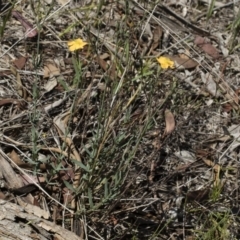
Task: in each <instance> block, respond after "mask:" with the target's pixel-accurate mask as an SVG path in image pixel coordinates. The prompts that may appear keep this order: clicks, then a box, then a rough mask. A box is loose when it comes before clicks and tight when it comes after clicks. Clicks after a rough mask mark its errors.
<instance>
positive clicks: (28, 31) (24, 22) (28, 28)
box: [12, 11, 38, 38]
mask: <svg viewBox="0 0 240 240" xmlns="http://www.w3.org/2000/svg"><path fill="white" fill-rule="evenodd" d="M12 16H13V17H14V18H15V19H17V20H18V21H19V22H20V23H21V24H22V26H23V27H24V28H25V30H26V37H28V38H33V37H36V36H37V34H38V32H37V30H36V29H34V27H33V25H32V24H31V23H30V22H29V21H28V20H26V19H25V18H24V17H23V16H22V15H21V13H20V12H18V11H12Z"/></svg>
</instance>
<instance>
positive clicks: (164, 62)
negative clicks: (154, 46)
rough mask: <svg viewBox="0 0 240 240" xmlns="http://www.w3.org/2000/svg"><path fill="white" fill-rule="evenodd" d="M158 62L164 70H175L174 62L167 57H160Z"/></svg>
mask: <svg viewBox="0 0 240 240" xmlns="http://www.w3.org/2000/svg"><path fill="white" fill-rule="evenodd" d="M157 61H158V62H159V64H160V65H161V68H162V69H168V68H174V62H173V61H171V60H170V59H169V58H167V57H159V58H157Z"/></svg>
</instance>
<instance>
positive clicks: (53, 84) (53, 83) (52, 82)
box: [44, 77, 58, 92]
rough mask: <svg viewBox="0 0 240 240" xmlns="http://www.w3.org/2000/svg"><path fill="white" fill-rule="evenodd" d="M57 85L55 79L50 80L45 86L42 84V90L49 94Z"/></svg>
mask: <svg viewBox="0 0 240 240" xmlns="http://www.w3.org/2000/svg"><path fill="white" fill-rule="evenodd" d="M57 84H58V82H57V79H56V78H55V77H54V78H51V79H50V80H49V81H48V82H47V83H46V84H44V89H45V90H46V92H50V91H52V90H53V89H54V88H55V87H56V86H57Z"/></svg>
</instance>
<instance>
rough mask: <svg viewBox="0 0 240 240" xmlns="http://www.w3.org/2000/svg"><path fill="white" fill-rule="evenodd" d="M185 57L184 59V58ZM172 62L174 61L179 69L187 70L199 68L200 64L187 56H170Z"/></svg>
mask: <svg viewBox="0 0 240 240" xmlns="http://www.w3.org/2000/svg"><path fill="white" fill-rule="evenodd" d="M183 56H184V57H183ZM168 57H169V58H170V59H171V60H172V61H174V63H175V66H176V67H177V68H181V67H183V68H185V69H191V68H195V67H197V66H198V62H196V61H195V60H193V59H192V58H189V57H187V56H186V55H184V54H183V55H181V56H178V55H174V56H168Z"/></svg>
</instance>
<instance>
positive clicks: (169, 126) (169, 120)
mask: <svg viewBox="0 0 240 240" xmlns="http://www.w3.org/2000/svg"><path fill="white" fill-rule="evenodd" d="M165 123H166V127H165V131H164V134H163V136H166V135H169V134H170V133H172V131H173V130H174V129H175V119H174V116H173V114H172V113H171V111H170V110H168V109H166V110H165Z"/></svg>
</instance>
